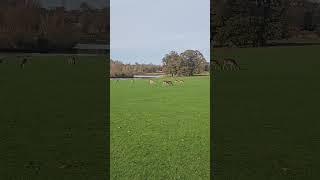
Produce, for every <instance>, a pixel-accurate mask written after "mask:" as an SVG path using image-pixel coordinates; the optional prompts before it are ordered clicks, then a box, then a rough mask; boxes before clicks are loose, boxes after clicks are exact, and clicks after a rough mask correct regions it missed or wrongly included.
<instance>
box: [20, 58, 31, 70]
mask: <svg viewBox="0 0 320 180" xmlns="http://www.w3.org/2000/svg"><path fill="white" fill-rule="evenodd" d="M28 62H29V59H28V58H27V57H23V59H22V62H21V63H20V68H21V69H23V68H24V66H25V65H26V64H27V63H28Z"/></svg>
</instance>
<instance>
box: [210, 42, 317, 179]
mask: <svg viewBox="0 0 320 180" xmlns="http://www.w3.org/2000/svg"><path fill="white" fill-rule="evenodd" d="M319 50H320V46H300V47H272V48H252V49H234V50H233V51H225V50H221V49H216V50H214V51H213V52H212V56H213V58H222V57H233V58H235V59H237V60H238V61H239V62H240V64H242V67H243V70H240V71H238V72H214V76H213V80H212V82H211V83H213V84H212V85H213V92H212V93H213V95H212V101H213V104H214V105H213V106H212V108H213V109H212V110H213V114H212V120H213V122H212V123H213V127H214V130H213V139H212V140H213V144H214V147H213V148H214V151H213V152H214V154H213V157H214V161H215V167H214V170H215V178H214V179H216V180H226V179H237V180H243V179H245V180H256V179H259V180H286V179H288V180H289V179H290V180H291V179H297V180H304V179H308V180H311V179H319V176H320V172H319V171H318V169H319V168H320V165H319V159H320V155H319V150H320V131H319V127H320V121H319V118H318V117H319V106H318V105H319V97H320V93H319V92H320V84H319V79H320V71H319V68H320V61H319Z"/></svg>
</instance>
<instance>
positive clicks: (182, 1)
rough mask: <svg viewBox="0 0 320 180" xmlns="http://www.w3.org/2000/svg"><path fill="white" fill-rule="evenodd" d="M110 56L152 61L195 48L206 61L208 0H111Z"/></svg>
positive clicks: (155, 62)
mask: <svg viewBox="0 0 320 180" xmlns="http://www.w3.org/2000/svg"><path fill="white" fill-rule="evenodd" d="M110 8H111V14H110V16H111V19H110V20H111V25H110V28H111V32H110V34H111V41H110V43H111V58H112V59H116V60H121V61H123V62H125V63H134V62H139V63H154V64H161V60H162V58H163V57H164V55H165V54H166V53H168V52H169V51H170V50H175V51H177V52H179V53H181V52H183V51H184V50H186V49H196V50H200V52H201V53H202V54H203V55H204V56H205V58H206V59H207V61H209V55H210V52H209V50H210V45H209V42H210V24H209V23H210V1H209V0H160V1H156V0H111V2H110Z"/></svg>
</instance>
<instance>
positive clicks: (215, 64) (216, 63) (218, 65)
mask: <svg viewBox="0 0 320 180" xmlns="http://www.w3.org/2000/svg"><path fill="white" fill-rule="evenodd" d="M211 63H212V69H214V70H215V69H217V68H219V69H221V67H222V64H221V62H219V61H218V60H212V61H211Z"/></svg>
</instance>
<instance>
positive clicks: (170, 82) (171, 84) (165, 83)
mask: <svg viewBox="0 0 320 180" xmlns="http://www.w3.org/2000/svg"><path fill="white" fill-rule="evenodd" d="M162 84H163V85H170V86H173V83H172V81H163V82H162Z"/></svg>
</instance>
